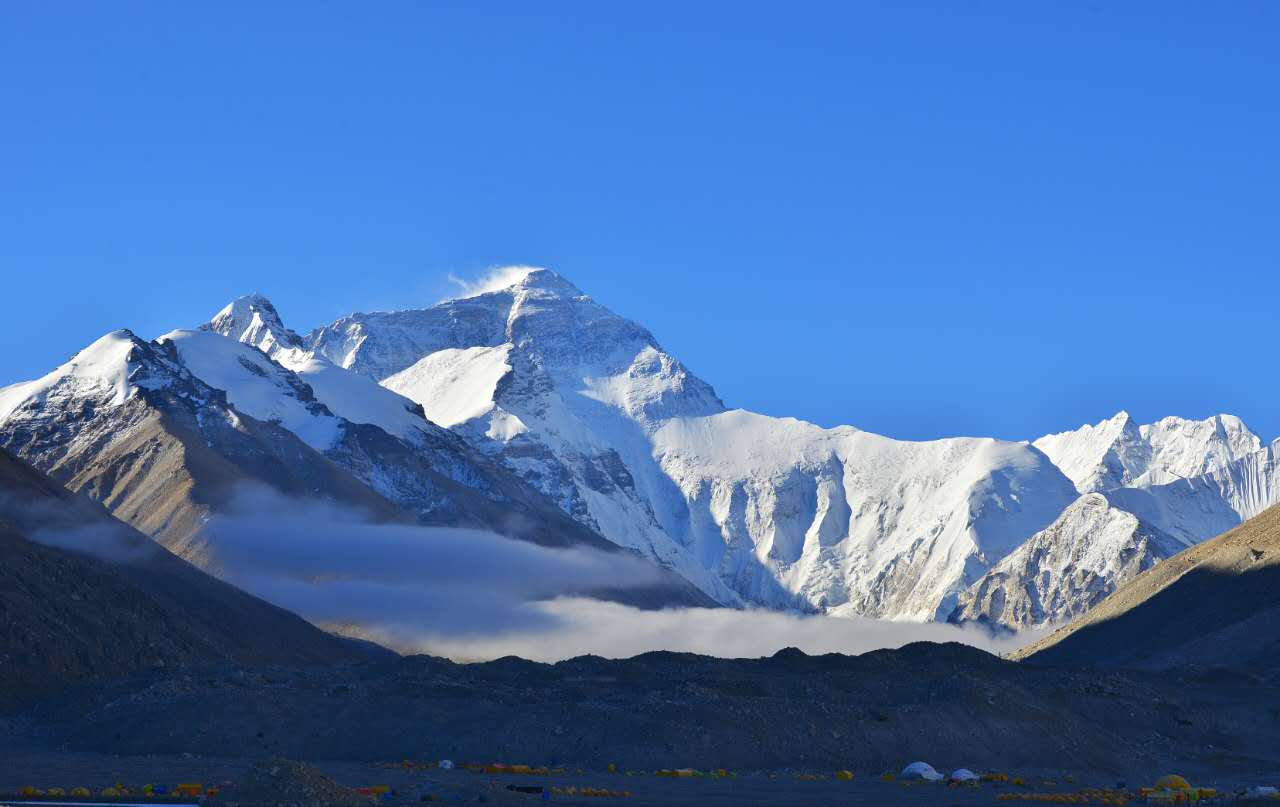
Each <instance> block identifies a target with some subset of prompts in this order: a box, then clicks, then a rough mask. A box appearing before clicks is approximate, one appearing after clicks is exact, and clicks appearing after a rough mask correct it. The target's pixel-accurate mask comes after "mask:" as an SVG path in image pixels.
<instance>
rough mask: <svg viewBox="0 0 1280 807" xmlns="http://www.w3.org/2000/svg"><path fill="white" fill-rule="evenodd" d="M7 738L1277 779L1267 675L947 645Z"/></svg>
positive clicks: (394, 667)
mask: <svg viewBox="0 0 1280 807" xmlns="http://www.w3.org/2000/svg"><path fill="white" fill-rule="evenodd" d="M8 720H9V731H8V735H9V736H10V737H12V738H20V740H19V742H20V743H21V745H22V747H24V748H27V749H31V748H39V749H47V750H49V751H59V750H61V751H71V752H100V753H109V754H119V755H125V756H141V755H149V754H156V755H173V754H193V755H199V756H201V757H235V758H253V757H259V756H268V755H281V756H285V757H290V758H297V759H310V760H349V761H378V760H401V759H415V760H438V759H442V758H448V759H454V760H460V761H463V760H475V761H484V762H488V761H494V760H499V761H518V762H523V763H528V764H535V765H536V764H541V765H570V766H580V767H584V768H590V769H596V770H599V769H603V768H605V767H606V766H607V765H608V764H610V763H613V764H617V765H619V766H622V767H625V768H628V769H630V768H638V769H657V768H674V767H685V766H688V767H696V768H717V767H725V768H733V769H753V770H759V769H776V768H793V767H812V768H818V769H827V770H836V769H839V768H851V769H856V770H862V771H877V772H878V771H882V770H888V769H893V770H896V769H898V768H899V767H900V766H901V765H903V764H904V763H905V762H907V761H910V760H912V759H927V760H929V761H931V762H932V763H933V764H935V765H937V766H939V767H946V768H953V767H959V766H967V767H971V768H974V769H997V770H1000V769H1007V768H1019V767H1032V768H1041V769H1044V768H1055V769H1061V770H1072V771H1079V772H1092V773H1094V774H1105V775H1117V776H1122V775H1131V774H1133V772H1135V771H1142V770H1147V771H1149V770H1158V769H1163V768H1166V767H1170V766H1176V767H1177V768H1178V769H1180V770H1184V771H1193V772H1218V773H1223V772H1237V773H1242V774H1243V773H1257V772H1261V771H1280V680H1277V679H1276V678H1275V677H1274V676H1271V677H1268V676H1267V675H1264V674H1254V673H1250V672H1248V671H1233V672H1230V673H1227V672H1216V673H1215V672H1207V673H1201V674H1198V675H1194V676H1193V675H1187V676H1181V677H1179V676H1172V675H1168V674H1159V675H1157V674H1149V673H1138V672H1122V671H1096V670H1076V669H1068V668H1057V667H1047V666H1037V665H1035V664H1032V663H1027V662H1022V663H1014V662H1007V661H1002V660H1000V659H998V658H996V657H994V656H991V655H988V654H986V653H983V652H982V651H978V650H975V649H973V648H969V647H966V646H962V645H933V644H916V645H908V646H907V647H904V648H902V649H900V650H886V651H877V652H873V653H868V654H864V655H862V656H857V657H848V656H840V655H828V656H818V657H810V656H806V655H804V654H802V653H800V652H799V651H794V650H785V651H782V652H780V653H778V654H777V655H775V656H773V657H772V658H764V659H753V660H723V659H713V658H707V657H702V656H693V655H681V654H671V653H650V654H646V655H642V656H638V657H636V658H633V659H628V660H605V659H601V658H594V657H582V658H577V659H572V660H570V661H565V662H561V663H558V664H554V665H545V664H537V663H533V662H528V661H523V660H519V659H514V658H509V659H500V660H497V661H493V662H489V663H485V664H470V665H460V664H454V663H452V662H449V661H446V660H442V659H437V658H431V657H423V656H419V657H411V658H404V659H396V660H392V661H370V662H365V663H358V664H349V665H340V666H329V667H314V668H283V667H276V668H258V669H246V668H241V667H235V666H221V667H216V668H205V669H197V668H185V669H172V668H171V669H166V670H161V671H156V672H154V673H152V674H148V675H144V676H140V677H135V678H131V679H127V680H124V681H117V682H114V683H101V684H86V685H83V686H81V687H80V688H78V689H74V690H70V691H68V692H66V693H64V694H61V695H59V696H57V697H54V698H52V699H47V700H44V701H41V702H39V703H33V704H32V705H30V706H28V707H27V708H25V709H23V710H21V711H18V712H11V716H10V718H8Z"/></svg>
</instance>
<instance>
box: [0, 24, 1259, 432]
mask: <svg viewBox="0 0 1280 807" xmlns="http://www.w3.org/2000/svg"><path fill="white" fill-rule="evenodd" d="M195 5H197V4H194V3H167V2H166V3H158V2H157V3H131V2H112V3H48V2H42V1H37V2H23V1H22V0H7V2H5V3H3V4H0V277H2V280H0V293H2V295H3V301H4V306H3V312H4V316H3V317H2V318H0V339H2V340H3V344H4V348H5V349H4V350H3V351H0V383H8V382H10V381H14V380H19V379H24V378H28V377H32V376H35V375H38V374H40V373H43V372H44V371H46V370H47V369H49V368H50V367H52V366H54V365H56V364H57V363H59V362H61V361H63V360H65V359H66V358H67V357H68V356H69V355H70V354H72V353H73V352H74V351H75V350H77V349H78V348H80V347H81V346H83V345H84V344H86V343H87V342H89V341H90V340H92V339H93V338H95V337H96V336H98V335H100V334H101V333H103V332H105V331H107V330H110V329H113V328H117V327H122V326H125V327H130V328H132V329H134V330H136V331H137V332H139V333H140V334H142V335H145V336H156V335H158V334H160V333H162V332H164V331H166V330H169V329H171V328H174V327H180V326H190V325H194V324H196V323H198V322H201V321H203V320H205V319H206V318H207V317H208V316H209V315H210V314H212V313H213V312H214V311H216V310H217V309H218V308H219V307H221V306H222V305H223V304H224V303H225V302H226V301H227V300H228V299H229V298H230V297H232V296H234V295H237V294H240V293H244V292H247V291H252V290H259V291H262V292H263V293H265V294H267V295H269V296H270V297H272V298H273V299H274V300H275V301H276V303H277V306H278V307H279V308H280V309H281V311H282V313H283V314H284V316H285V318H286V319H287V321H288V322H289V323H290V324H291V325H292V326H293V327H295V328H297V329H299V330H303V331H306V330H309V329H310V328H311V327H313V326H315V325H318V324H321V323H323V322H326V321H329V320H331V319H333V318H334V317H335V316H337V315H339V314H342V313H345V312H348V311H351V310H360V309H368V308H391V307H408V306H414V305H425V304H429V303H432V302H434V301H435V300H438V299H439V298H440V297H441V296H443V295H445V294H446V293H447V292H448V291H449V289H450V286H449V283H448V281H447V279H446V278H447V275H448V274H449V273H454V274H458V275H462V276H475V275H478V274H481V273H482V272H483V271H484V270H485V268H486V267H490V266H493V265H497V264H507V263H528V264H537V265H543V266H548V267H552V268H554V269H557V270H558V271H560V272H561V273H562V274H564V275H566V276H567V277H569V278H570V279H572V280H573V281H574V282H575V283H577V284H578V285H579V286H580V287H581V288H582V289H584V290H585V291H586V292H587V293H589V294H591V295H593V296H594V297H596V298H597V299H598V300H600V301H601V302H603V303H605V304H606V305H609V306H610V307H612V308H613V309H615V310H616V311H618V312H620V313H622V314H625V315H627V316H630V317H632V318H634V319H636V320H639V321H640V322H642V323H644V324H645V325H647V326H648V327H650V328H651V329H652V330H653V331H654V333H655V334H657V336H658V339H659V340H660V341H661V342H662V343H663V344H664V346H665V347H667V349H668V350H670V351H671V352H672V353H674V354H676V355H677V356H679V357H680V358H681V359H683V360H684V361H685V363H686V364H688V365H689V366H690V367H691V368H692V369H693V370H694V371H695V372H696V373H697V374H699V375H700V376H702V377H704V378H706V379H707V380H708V381H710V382H711V383H712V384H714V385H715V387H716V389H717V390H718V391H719V392H720V394H721V396H722V397H723V398H724V399H725V400H726V402H728V403H729V404H730V405H735V406H744V407H747V408H751V409H755V410H759V411H763V412H766V413H769V414H775V415H795V416H797V417H802V418H806V419H809V420H813V421H815V422H818V423H821V424H824V425H834V424H837V423H851V424H854V425H858V426H861V427H863V428H866V429H871V430H874V431H878V432H882V433H885V434H889V435H892V436H897V437H907V438H925V437H935V436H943V435H954V434H992V435H997V436H1001V437H1008V438H1025V437H1034V436H1036V435H1039V434H1040V433H1042V432H1046V431H1056V430H1060V429H1064V428H1068V427H1073V426H1075V425H1078V424H1079V423H1082V422H1085V421H1096V420H1098V419H1101V418H1103V417H1106V416H1109V415H1111V414H1112V413H1114V412H1115V411H1116V410H1118V409H1120V408H1127V409H1128V410H1129V411H1130V412H1132V413H1133V414H1134V415H1135V416H1136V417H1139V418H1142V419H1154V418H1157V417H1160V416H1163V415H1165V414H1180V415H1185V416H1195V417H1204V416H1207V415H1209V414H1212V413H1214V412H1217V411H1229V412H1233V413H1236V414H1238V415H1240V416H1241V417H1243V418H1245V420H1246V421H1247V422H1249V423H1250V424H1251V425H1252V426H1253V427H1254V428H1255V429H1256V430H1258V431H1259V432H1261V433H1262V434H1263V435H1264V436H1265V437H1267V438H1271V437H1275V436H1277V435H1280V404H1278V402H1280V372H1277V347H1278V345H1280V338H1278V336H1280V199H1278V198H1277V194H1278V193H1280V149H1278V146H1280V44H1278V43H1280V4H1276V3H1269V2H1234V3H1203V2H1172V1H1171V0H1161V1H1160V2H1150V3H1138V2H1132V3H1129V2H1126V3H1104V2H1097V3H1084V2H1081V3H1060V2H1032V3H1028V2H1024V1H1023V0H1010V1H1009V2H1005V3H990V2H960V1H959V0H939V1H938V2H935V3H916V2H892V3H856V2H833V3H829V4H828V3H803V2H800V3H783V2H769V3H741V2H734V3H723V4H720V3H712V2H696V3H690V2H674V3H670V4H664V3H656V2H655V3H632V2H613V1H612V0H606V1H605V2H583V3H563V4H562V3H555V2H547V3H530V2H520V3H500V2H497V3H457V4H449V5H443V4H437V3H428V2H378V3H357V2H350V3H341V4H340V3H314V2H309V3H298V4H296V5H274V4H271V3H262V2H253V3H245V4H243V5H242V6H240V7H238V8H237V7H235V5H236V4H232V3H218V4H217V5H218V6H220V8H219V9H217V10H208V9H206V10H198V9H195V8H193V6H195ZM205 5H214V4H205Z"/></svg>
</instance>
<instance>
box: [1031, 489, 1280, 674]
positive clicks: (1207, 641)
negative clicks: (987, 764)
mask: <svg viewBox="0 0 1280 807" xmlns="http://www.w3.org/2000/svg"><path fill="white" fill-rule="evenodd" d="M1018 657H1019V658H1029V659H1030V660H1032V661H1036V662H1045V663H1065V664H1088V665H1098V666H1111V667H1117V666H1123V667H1137V668H1144V669H1171V668H1175V667H1210V666H1219V665H1227V666H1260V667H1265V668H1268V669H1275V668H1277V667H1280V506H1277V507H1272V508H1271V509H1269V510H1267V511H1265V512H1263V513H1261V514H1260V515H1258V516H1256V517H1254V518H1252V519H1250V520H1248V521H1246V522H1245V523H1243V524H1241V525H1240V526H1239V527H1236V528H1235V529H1233V530H1231V531H1230V532H1227V533H1224V534H1222V535H1220V536H1218V537H1217V538H1214V539H1212V540H1210V541H1206V542H1204V543H1202V544H1199V545H1197V546H1194V547H1192V548H1190V549H1188V550H1186V551H1184V552H1182V553H1180V554H1178V555H1175V556H1174V557H1172V558H1169V559H1168V560H1166V561H1164V562H1162V563H1160V564H1157V565H1156V566H1155V567H1153V568H1151V569H1149V570H1147V571H1146V572H1144V573H1143V574H1141V575H1139V576H1138V577H1136V578H1134V579H1133V580H1131V581H1130V582H1129V583H1128V584H1127V585H1125V586H1122V587H1121V588H1119V589H1117V590H1116V591H1115V592H1114V593H1113V594H1112V595H1111V596H1110V597H1108V598H1107V599H1105V600H1103V601H1102V602H1101V603H1100V604H1099V605H1098V606H1097V607H1096V608H1094V609H1093V610H1092V611H1090V612H1089V613H1088V614H1086V615H1085V616H1083V617H1082V618H1080V619H1078V620H1076V621H1075V622H1072V623H1071V624H1069V625H1067V626H1065V627H1063V628H1061V629H1060V630H1058V631H1056V632H1054V633H1053V634H1051V635H1050V636H1048V637H1046V638H1044V639H1042V640H1041V641H1039V642H1037V643H1035V644H1032V645H1030V646H1028V647H1026V648H1024V649H1023V650H1021V651H1019V653H1018Z"/></svg>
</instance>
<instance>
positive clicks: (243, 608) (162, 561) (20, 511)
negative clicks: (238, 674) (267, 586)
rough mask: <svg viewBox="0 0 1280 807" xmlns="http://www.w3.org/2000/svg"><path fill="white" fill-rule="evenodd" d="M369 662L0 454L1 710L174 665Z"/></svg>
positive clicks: (365, 651)
mask: <svg viewBox="0 0 1280 807" xmlns="http://www.w3.org/2000/svg"><path fill="white" fill-rule="evenodd" d="M33 534H34V535H39V536H41V537H42V540H44V541H52V542H56V543H59V544H61V545H63V546H75V547H78V548H79V549H78V550H75V549H69V548H60V547H58V546H50V545H46V544H45V543H38V542H36V541H33V540H31V537H30V536H32V535H33ZM89 553H92V554H89ZM372 652H377V653H378V654H379V655H392V654H390V653H389V651H383V650H381V649H378V650H377V651H374V650H372V649H370V648H369V647H367V646H364V645H360V644H357V643H353V642H351V641H349V640H345V639H341V638H338V637H335V636H332V635H330V634H328V633H325V632H323V631H321V630H319V629H318V628H316V627H314V626H312V625H311V624H309V623H307V622H306V621H304V620H302V619H301V618H299V617H297V616H295V615H294V614H291V613H289V612H288V611H285V610H283V609H280V608H277V607H275V606H273V605H270V604H268V603H266V602H263V601H262V600H259V599H257V598H255V597H252V596H250V595H248V594H246V593H244V592H243V591H240V590H239V589H237V588H235V587H233V586H230V585H228V584H226V583H223V582H221V581H219V580H216V579H214V578H212V577H210V576H209V575H207V574H205V573H203V572H201V571H199V570H198V569H196V568H194V567H193V566H191V565H190V564H188V563H186V562H185V561H182V560H180V559H178V558H177V557H174V556H173V555H172V554H170V553H169V552H167V551H165V550H164V549H163V548H161V547H159V546H157V545H156V544H155V543H154V542H152V541H151V540H150V539H148V538H146V537H145V536H143V535H141V534H140V533H138V532H136V531H135V530H133V529H131V528H129V527H127V526H126V525H124V524H121V523H120V522H119V521H117V520H116V519H114V518H112V517H111V516H110V515H109V514H108V513H107V512H106V511H105V510H104V509H102V508H101V507H100V506H99V505H97V504H96V503H94V502H92V501H90V500H89V499H87V498H85V497H84V496H80V495H76V494H73V493H71V492H69V491H67V490H66V489H65V488H63V487H62V486H61V485H59V484H58V483H57V482H55V481H53V480H52V479H50V478H48V477H47V476H45V475H43V474H41V473H39V472H38V471H35V470H34V469H32V468H30V467H29V466H27V465H25V464H24V463H22V462H21V461H20V460H18V459H16V458H14V457H13V456H12V455H10V454H7V453H5V452H3V451H0V700H3V701H9V702H13V701H16V700H20V699H23V698H25V697H28V696H31V695H34V694H38V693H42V692H48V691H52V690H56V689H58V688H61V687H65V686H66V685H67V684H69V683H72V682H76V681H81V680H85V679H95V678H113V677H119V676H124V675H132V674H137V673H139V672H142V671H146V670H152V669H168V668H173V667H175V666H182V665H188V666H190V665H200V666H203V665H208V664H212V663H235V664H252V665H256V664H290V665H309V664H331V663H335V662H344V661H354V660H359V659H365V658H367V657H368V655H369V654H370V653H372Z"/></svg>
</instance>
